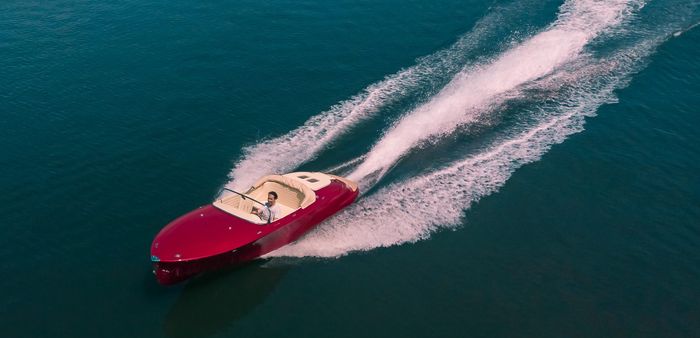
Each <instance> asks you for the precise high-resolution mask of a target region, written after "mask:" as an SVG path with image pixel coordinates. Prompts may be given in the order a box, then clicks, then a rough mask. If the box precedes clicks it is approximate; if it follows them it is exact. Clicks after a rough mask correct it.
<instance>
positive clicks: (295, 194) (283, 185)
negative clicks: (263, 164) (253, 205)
mask: <svg viewBox="0 0 700 338" xmlns="http://www.w3.org/2000/svg"><path fill="white" fill-rule="evenodd" d="M270 191H274V192H276V193H277V196H278V197H279V199H278V202H281V203H282V204H284V205H286V206H289V207H291V208H294V209H296V208H306V207H308V206H309V205H311V203H313V202H315V201H316V193H315V192H314V191H313V190H311V188H309V187H308V186H306V185H305V184H304V183H302V182H300V181H298V180H296V179H294V178H290V177H285V176H282V175H268V176H265V177H263V178H261V179H259V180H258V181H257V182H255V184H254V185H253V186H252V187H251V188H250V190H248V192H247V194H250V195H251V196H253V198H255V199H257V200H259V201H263V202H264V201H266V200H267V194H268V193H269V192H270Z"/></svg>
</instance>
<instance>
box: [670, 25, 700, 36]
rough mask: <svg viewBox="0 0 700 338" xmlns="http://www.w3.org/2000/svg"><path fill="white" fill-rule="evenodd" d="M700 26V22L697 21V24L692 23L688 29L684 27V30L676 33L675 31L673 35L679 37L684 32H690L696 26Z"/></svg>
mask: <svg viewBox="0 0 700 338" xmlns="http://www.w3.org/2000/svg"><path fill="white" fill-rule="evenodd" d="M698 26H700V22H697V23H695V24H693V25H690V27H688V28H686V29H683V30H680V31H677V32H674V33H673V36H674V37H679V36H681V35H683V33H686V32H689V31H691V30H693V29H694V28H695V27H698Z"/></svg>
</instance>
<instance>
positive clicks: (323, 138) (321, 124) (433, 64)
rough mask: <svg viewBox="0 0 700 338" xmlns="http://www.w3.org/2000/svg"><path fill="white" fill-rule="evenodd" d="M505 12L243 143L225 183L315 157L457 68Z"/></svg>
mask: <svg viewBox="0 0 700 338" xmlns="http://www.w3.org/2000/svg"><path fill="white" fill-rule="evenodd" d="M514 12H517V11H514ZM502 15H504V13H503V12H501V11H499V10H498V9H497V10H494V11H492V12H491V13H489V14H488V15H487V16H486V17H484V18H482V19H481V20H480V21H479V22H477V24H476V25H475V26H474V28H473V30H472V31H471V32H470V33H467V34H465V35H464V36H462V37H461V38H460V39H459V40H458V41H457V42H456V43H455V44H453V45H452V46H451V47H450V48H448V49H446V50H443V51H439V52H436V53H435V54H433V55H430V56H427V57H424V58H422V59H419V60H418V63H417V64H416V65H414V66H413V67H410V68H407V69H404V70H402V71H400V72H398V73H396V74H394V75H390V76H387V77H386V78H385V79H384V80H382V81H380V82H378V83H376V84H373V85H371V86H369V87H367V88H366V89H365V90H364V91H363V92H362V93H360V94H358V95H357V96H355V97H353V98H351V99H349V100H347V101H344V102H341V103H339V104H337V105H335V106H333V107H331V108H330V109H329V110H328V111H326V112H324V113H321V114H319V115H316V116H314V117H312V118H311V119H309V120H308V121H306V123H304V125H303V126H301V127H299V128H297V129H295V130H292V131H290V132H289V133H287V134H285V135H282V136H280V137H277V138H273V139H269V140H266V141H263V142H261V143H259V144H255V145H252V146H248V147H245V148H244V149H243V156H242V157H241V160H240V161H239V162H238V163H237V164H236V165H235V167H234V168H233V170H232V171H231V173H230V174H229V179H230V182H229V183H228V184H227V187H230V188H234V189H235V188H243V187H247V186H248V185H250V184H251V183H253V182H254V181H255V180H256V179H257V178H259V177H260V176H262V175H264V174H270V173H280V172H288V171H291V170H292V169H294V168H296V167H297V166H299V165H300V164H302V163H304V162H306V161H308V160H310V159H313V158H314V157H315V156H317V154H318V153H319V152H321V151H322V150H323V149H325V147H326V146H327V145H328V144H329V143H331V142H333V141H334V140H335V139H337V138H338V137H339V136H341V135H343V134H345V133H346V132H348V131H349V130H350V129H351V128H352V127H354V126H356V125H357V124H359V123H361V122H362V121H365V120H367V119H369V118H371V117H372V116H374V115H375V114H376V113H377V112H378V111H379V110H380V109H381V108H382V107H383V106H385V105H387V104H389V103H391V102H394V101H396V100H399V99H401V98H402V97H405V96H406V95H408V94H410V93H411V92H412V91H414V90H415V89H416V88H417V87H420V86H421V85H426V83H427V84H430V82H431V81H434V80H435V78H436V74H440V73H450V72H453V71H455V70H454V69H458V68H459V67H460V65H461V64H462V63H463V61H462V59H463V58H464V56H465V55H466V54H468V51H470V50H472V49H474V48H475V46H477V45H478V44H479V43H480V42H481V41H485V40H486V39H487V38H488V37H489V33H490V30H491V28H492V27H494V26H497V25H502V22H501V21H502Z"/></svg>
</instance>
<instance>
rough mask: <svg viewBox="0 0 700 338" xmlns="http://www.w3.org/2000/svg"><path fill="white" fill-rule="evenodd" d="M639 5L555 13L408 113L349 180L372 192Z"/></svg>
mask: <svg viewBox="0 0 700 338" xmlns="http://www.w3.org/2000/svg"><path fill="white" fill-rule="evenodd" d="M640 5H641V3H639V2H635V1H629V0H574V1H567V2H566V3H564V5H562V6H561V8H560V14H559V17H558V19H557V20H556V21H555V22H554V23H552V24H551V25H550V26H549V27H548V28H547V29H545V30H544V31H543V32H541V33H539V34H536V35H535V36H533V37H531V38H529V39H527V40H526V41H524V42H523V43H521V44H520V45H518V46H516V47H514V48H512V49H510V50H508V51H507V52H505V53H503V54H502V55H500V56H498V57H497V58H496V59H495V60H493V61H492V62H490V63H487V64H483V65H475V66H471V67H469V68H467V69H465V70H463V71H462V72H461V73H459V74H458V75H457V76H456V77H454V79H452V81H451V82H450V83H449V84H448V85H447V86H446V87H445V88H444V89H443V90H442V91H440V92H439V93H438V94H437V95H435V96H434V97H433V98H432V99H431V100H430V101H429V102H427V103H426V104H424V105H422V106H420V107H418V108H417V109H416V110H415V111H412V112H410V113H408V114H407V115H406V116H405V117H404V118H403V119H401V120H400V121H399V122H398V123H396V124H395V125H394V127H393V128H392V129H391V130H389V131H388V132H387V133H386V134H385V135H384V137H383V138H382V139H381V140H380V141H379V142H378V143H377V144H376V145H375V146H374V147H373V148H372V150H371V151H370V152H369V154H368V156H367V159H366V160H365V161H364V162H363V163H362V164H361V165H360V166H359V167H358V168H357V169H356V170H355V171H354V172H353V173H351V174H350V175H349V178H351V179H353V180H355V181H359V182H361V183H362V181H363V180H364V179H365V178H366V177H369V176H371V179H372V181H370V182H368V183H365V184H361V186H363V187H365V188H366V187H368V186H371V185H372V184H373V183H374V182H376V181H377V180H379V179H380V178H381V177H382V176H383V175H384V174H386V172H387V171H388V170H389V169H390V168H391V167H392V166H393V165H394V164H395V163H396V162H397V161H398V160H399V159H400V158H401V157H402V156H404V155H405V154H406V153H408V152H409V151H410V150H411V149H413V148H414V147H416V146H419V145H420V143H421V142H424V141H427V140H430V139H431V138H438V139H439V138H441V137H442V136H444V135H446V134H450V133H452V132H454V130H455V129H456V128H458V127H459V126H461V125H464V124H469V123H471V122H474V121H475V120H476V119H478V118H479V116H480V115H481V114H484V113H486V112H488V111H489V107H491V106H494V105H497V104H498V103H499V101H501V100H500V99H501V97H500V96H501V95H502V94H504V93H507V92H509V91H512V90H514V89H516V88H518V87H519V86H521V85H523V84H525V83H527V82H530V81H533V80H536V79H538V78H541V77H543V76H545V75H547V74H550V73H551V72H553V71H554V70H556V69H557V68H559V67H561V66H562V65H564V64H566V63H567V62H571V61H573V60H575V59H576V58H578V57H580V56H581V55H582V53H583V50H584V47H585V46H586V44H587V43H588V42H590V41H592V40H593V39H594V38H596V37H597V36H599V35H600V34H601V33H603V32H604V31H605V30H606V29H609V28H611V27H614V26H615V25H618V24H620V23H621V22H622V20H624V19H625V18H627V17H629V15H630V13H631V12H632V11H633V10H635V9H637V8H638V7H639V6H640Z"/></svg>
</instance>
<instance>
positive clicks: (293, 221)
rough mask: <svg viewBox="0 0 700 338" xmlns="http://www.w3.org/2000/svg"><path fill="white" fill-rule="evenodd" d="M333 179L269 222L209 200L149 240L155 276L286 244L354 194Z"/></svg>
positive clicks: (179, 274) (195, 270) (176, 278)
mask: <svg viewBox="0 0 700 338" xmlns="http://www.w3.org/2000/svg"><path fill="white" fill-rule="evenodd" d="M358 194H359V191H358V190H355V191H353V190H352V189H350V188H349V187H348V186H346V185H345V184H344V183H342V182H341V181H339V180H335V179H334V180H332V181H331V184H330V185H328V186H326V187H324V188H322V189H319V190H318V191H316V201H315V202H314V203H312V204H311V205H309V206H308V207H306V208H304V209H299V210H297V211H295V212H293V213H292V214H290V215H287V216H285V217H283V218H282V219H279V220H277V221H274V222H272V223H270V224H262V225H260V224H253V223H250V222H247V221H245V220H243V219H240V218H238V217H236V216H233V215H231V214H229V213H227V212H224V211H222V210H219V209H218V208H216V207H215V206H214V205H211V204H210V205H206V206H202V207H199V208H198V209H195V210H193V211H191V212H189V213H187V214H185V215H183V216H181V217H180V218H178V219H176V220H174V221H172V222H171V223H170V224H168V225H167V226H165V227H164V228H163V229H162V230H161V231H160V233H158V235H157V236H156V238H155V239H154V240H153V243H152V245H151V259H152V260H153V267H154V272H155V275H156V279H157V280H158V282H159V283H161V284H174V283H177V282H180V281H183V280H186V279H188V278H190V277H192V276H194V275H197V274H199V273H202V272H205V271H211V270H217V269H221V268H224V267H227V266H231V265H236V264H241V263H245V262H248V261H251V260H253V259H256V258H258V257H260V256H262V255H264V254H266V253H269V252H271V251H274V250H276V249H279V248H280V247H282V246H284V245H286V244H289V243H291V242H293V241H295V240H296V239H298V238H299V237H300V236H301V235H303V234H304V233H306V232H307V231H308V230H310V229H311V228H313V227H314V226H316V225H317V224H318V223H320V222H321V221H323V220H325V219H326V218H328V217H330V216H331V215H333V214H335V213H336V212H338V211H340V210H341V209H343V208H345V207H346V206H348V205H349V204H351V203H352V202H353V201H355V199H356V198H357V195H358Z"/></svg>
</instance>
